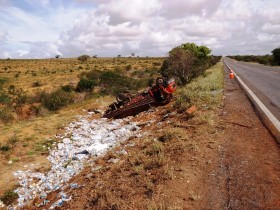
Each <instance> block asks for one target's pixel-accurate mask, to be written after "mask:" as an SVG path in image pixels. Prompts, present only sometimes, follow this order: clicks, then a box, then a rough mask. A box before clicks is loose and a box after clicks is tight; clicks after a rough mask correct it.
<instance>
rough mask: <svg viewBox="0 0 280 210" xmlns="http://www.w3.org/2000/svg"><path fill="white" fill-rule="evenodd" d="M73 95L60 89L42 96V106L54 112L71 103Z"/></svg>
mask: <svg viewBox="0 0 280 210" xmlns="http://www.w3.org/2000/svg"><path fill="white" fill-rule="evenodd" d="M73 99H74V95H73V94H72V93H69V92H65V91H63V90H61V89H59V90H57V91H55V92H52V93H50V94H46V95H45V96H43V101H42V102H43V105H44V107H46V108H47V109H48V110H50V111H56V110H58V109H60V108H62V107H64V106H66V105H68V104H70V103H73V101H74V100H73Z"/></svg>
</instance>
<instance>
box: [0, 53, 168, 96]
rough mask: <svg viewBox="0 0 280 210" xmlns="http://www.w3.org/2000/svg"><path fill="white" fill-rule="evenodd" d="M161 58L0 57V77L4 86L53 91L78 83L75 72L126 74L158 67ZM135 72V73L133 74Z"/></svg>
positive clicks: (32, 91)
mask: <svg viewBox="0 0 280 210" xmlns="http://www.w3.org/2000/svg"><path fill="white" fill-rule="evenodd" d="M162 61H163V58H91V59H90V60H87V61H85V62H81V61H79V60H78V59H46V60H32V59H30V60H0V77H1V78H7V80H8V82H7V83H5V85H4V86H5V87H6V88H8V87H9V86H10V85H14V86H15V87H16V89H22V90H23V91H27V93H30V94H34V92H36V91H38V90H45V91H52V90H54V89H57V88H59V87H60V86H63V85H66V84H69V83H70V84H77V82H78V81H79V78H78V75H79V74H80V73H81V72H84V71H90V70H101V71H105V70H111V71H119V72H123V73H126V74H130V75H131V74H136V73H137V71H145V70H147V69H153V68H156V69H157V68H158V67H160V66H161V63H162ZM135 72H136V73H135Z"/></svg>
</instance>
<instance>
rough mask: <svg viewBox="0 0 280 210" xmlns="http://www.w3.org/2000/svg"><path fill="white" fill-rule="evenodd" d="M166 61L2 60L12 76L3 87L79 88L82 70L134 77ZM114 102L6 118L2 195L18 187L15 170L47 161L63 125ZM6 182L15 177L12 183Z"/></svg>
mask: <svg viewBox="0 0 280 210" xmlns="http://www.w3.org/2000/svg"><path fill="white" fill-rule="evenodd" d="M162 60H163V58H91V59H90V60H88V61H86V62H81V61H78V60H77V59H74V58H73V59H45V60H32V59H30V60H0V79H1V78H5V79H4V80H7V82H6V83H4V85H3V89H4V90H8V89H9V87H11V86H14V88H15V90H20V89H21V90H22V93H25V94H27V95H34V94H36V92H39V91H45V92H51V91H54V90H56V89H58V88H60V87H61V86H63V85H68V84H71V85H74V86H75V85H76V84H77V82H78V81H79V77H78V76H79V75H80V74H81V73H82V72H89V71H91V70H93V69H96V70H102V71H104V70H112V71H115V70H118V71H121V72H122V73H123V74H126V75H128V76H130V75H132V74H133V72H138V73H139V72H141V71H142V72H144V73H145V72H146V73H147V75H150V74H151V72H153V71H155V70H157V69H158V68H159V67H160V66H159V65H158V63H159V64H161V62H162ZM155 72H156V71H155ZM113 100H114V99H113V97H109V96H108V97H102V98H90V99H86V100H85V101H83V100H79V101H80V102H78V103H75V104H71V105H68V106H67V107H64V108H62V109H60V110H59V111H56V112H49V111H48V110H46V109H44V108H43V109H41V110H40V115H38V116H32V117H31V118H29V119H27V120H21V119H20V118H18V117H16V115H15V114H13V115H14V120H13V121H12V122H10V123H7V124H1V122H0V126H1V127H0V131H1V135H0V167H1V171H2V172H1V173H0V180H2V182H1V181H0V195H1V194H3V193H4V192H5V191H7V190H9V189H11V188H12V186H13V185H14V183H15V180H11V177H10V174H11V173H12V171H14V170H16V169H23V166H24V165H26V164H28V163H40V162H41V161H42V164H43V163H44V161H43V158H44V156H45V155H46V154H47V153H48V147H51V146H52V143H53V142H54V141H56V139H55V135H56V134H59V133H63V127H64V126H66V125H67V124H69V123H70V122H72V121H73V120H75V119H76V116H77V115H85V114H86V110H88V109H93V108H98V109H102V108H103V109H104V108H105V107H107V105H108V104H109V103H111V102H112V101H113ZM0 110H2V106H1V104H0ZM7 117H10V116H7ZM42 157H43V158H42ZM4 180H6V181H7V180H11V181H10V184H7V183H6V182H4Z"/></svg>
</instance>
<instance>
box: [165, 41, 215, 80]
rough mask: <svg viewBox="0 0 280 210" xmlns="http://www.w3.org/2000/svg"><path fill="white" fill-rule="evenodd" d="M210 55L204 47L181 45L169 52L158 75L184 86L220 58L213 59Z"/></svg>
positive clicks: (189, 44)
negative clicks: (174, 79) (173, 79)
mask: <svg viewBox="0 0 280 210" xmlns="http://www.w3.org/2000/svg"><path fill="white" fill-rule="evenodd" d="M210 53H211V50H210V49H209V48H208V47H206V46H198V45H196V44H194V43H186V44H182V45H181V46H178V47H175V48H173V49H172V50H171V51H170V52H169V56H168V58H166V59H165V60H164V62H163V64H162V66H161V69H160V73H161V74H162V75H163V76H167V77H170V76H171V77H175V78H176V79H177V81H178V84H181V85H185V84H187V83H188V82H190V81H191V80H192V79H193V78H195V77H198V76H199V75H201V74H202V73H203V72H204V71H205V70H206V69H207V68H209V67H210V66H212V65H214V64H216V63H217V62H218V61H219V60H220V58H221V57H218V58H217V59H216V58H215V59H213V56H211V55H210Z"/></svg>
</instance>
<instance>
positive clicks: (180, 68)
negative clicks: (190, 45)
mask: <svg viewBox="0 0 280 210" xmlns="http://www.w3.org/2000/svg"><path fill="white" fill-rule="evenodd" d="M193 62H194V57H193V54H192V53H190V52H187V51H185V50H184V49H181V48H179V47H177V48H174V49H173V50H171V51H170V52H169V57H168V58H167V59H166V60H164V62H163V64H162V67H161V69H160V73H161V74H162V75H163V76H166V77H169V76H172V77H175V78H176V79H177V81H178V84H186V83H187V82H189V81H190V79H191V77H192V65H193Z"/></svg>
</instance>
